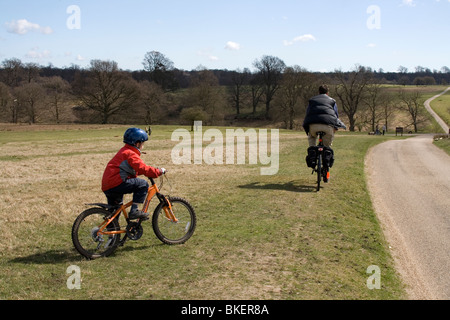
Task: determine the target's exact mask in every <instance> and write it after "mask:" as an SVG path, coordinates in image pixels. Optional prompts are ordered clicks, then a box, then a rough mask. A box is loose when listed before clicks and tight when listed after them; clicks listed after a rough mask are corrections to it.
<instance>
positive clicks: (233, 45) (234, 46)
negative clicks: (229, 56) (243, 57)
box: [225, 41, 241, 51]
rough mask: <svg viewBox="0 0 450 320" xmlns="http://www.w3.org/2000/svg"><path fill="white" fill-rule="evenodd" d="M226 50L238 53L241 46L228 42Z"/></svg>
mask: <svg viewBox="0 0 450 320" xmlns="http://www.w3.org/2000/svg"><path fill="white" fill-rule="evenodd" d="M225 49H228V50H235V51H237V50H239V49H241V45H240V44H239V43H237V42H233V41H228V42H227V44H226V45H225Z"/></svg>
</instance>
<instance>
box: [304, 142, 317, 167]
mask: <svg viewBox="0 0 450 320" xmlns="http://www.w3.org/2000/svg"><path fill="white" fill-rule="evenodd" d="M316 160H317V146H312V147H309V148H308V155H307V156H306V164H307V165H308V167H309V168H313V169H314V168H315V167H316Z"/></svg>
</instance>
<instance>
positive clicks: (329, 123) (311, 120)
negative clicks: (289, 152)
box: [303, 84, 346, 167]
mask: <svg viewBox="0 0 450 320" xmlns="http://www.w3.org/2000/svg"><path fill="white" fill-rule="evenodd" d="M303 128H304V129H305V132H306V134H307V135H308V143H309V147H310V148H308V156H307V159H306V161H307V163H308V166H310V167H313V165H315V163H313V162H312V161H309V160H310V159H315V153H314V152H315V151H314V148H313V147H314V146H316V142H317V132H321V131H322V132H325V136H323V137H322V139H323V144H324V146H326V147H328V148H330V149H331V145H332V144H333V140H334V133H335V132H336V131H337V130H338V129H340V128H343V129H346V126H345V125H344V123H343V122H342V121H341V120H340V119H339V113H338V107H337V103H336V100H334V99H333V98H331V97H330V96H329V88H328V86H327V85H325V84H323V85H321V86H320V87H319V95H317V96H314V97H312V98H311V99H310V100H309V104H308V108H307V109H306V117H305V120H304V121H303ZM331 152H332V151H331Z"/></svg>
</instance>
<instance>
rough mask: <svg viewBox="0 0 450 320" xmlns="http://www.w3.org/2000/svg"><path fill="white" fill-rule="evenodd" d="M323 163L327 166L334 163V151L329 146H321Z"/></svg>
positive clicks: (329, 166)
mask: <svg viewBox="0 0 450 320" xmlns="http://www.w3.org/2000/svg"><path fill="white" fill-rule="evenodd" d="M323 164H324V166H326V167H328V168H331V167H332V166H333V164H334V151H333V149H331V148H330V147H323Z"/></svg>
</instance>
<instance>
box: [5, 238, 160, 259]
mask: <svg viewBox="0 0 450 320" xmlns="http://www.w3.org/2000/svg"><path fill="white" fill-rule="evenodd" d="M163 245H164V244H163V243H161V244H155V245H142V246H126V245H125V246H124V247H119V248H117V249H116V251H114V253H113V254H111V255H110V256H109V258H114V256H120V254H121V252H129V251H139V250H147V249H151V248H155V247H159V246H163ZM80 260H86V261H87V260H88V259H86V258H85V257H83V256H82V255H80V254H79V253H78V252H77V251H76V250H75V249H65V250H63V249H62V250H48V251H45V252H38V253H34V254H31V255H28V256H24V257H17V258H14V259H11V260H9V262H11V263H22V264H57V263H72V262H76V261H80Z"/></svg>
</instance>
